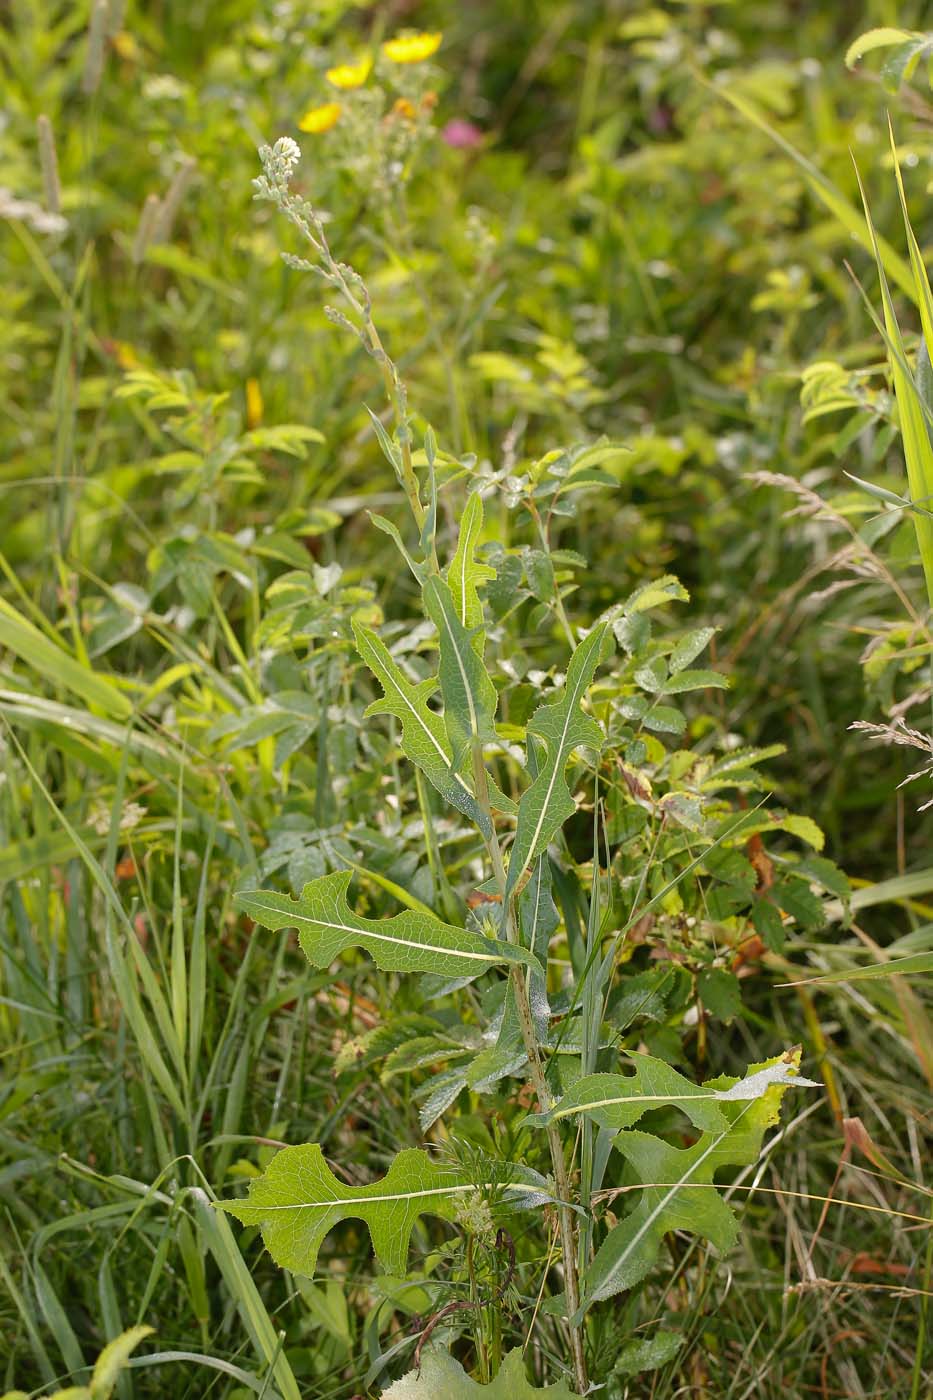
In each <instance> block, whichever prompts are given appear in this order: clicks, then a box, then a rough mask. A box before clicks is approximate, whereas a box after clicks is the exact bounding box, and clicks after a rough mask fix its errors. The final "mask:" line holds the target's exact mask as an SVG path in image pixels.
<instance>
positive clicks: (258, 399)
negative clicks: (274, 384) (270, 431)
mask: <svg viewBox="0 0 933 1400" xmlns="http://www.w3.org/2000/svg"><path fill="white" fill-rule="evenodd" d="M262 408H263V404H262V390H261V389H260V387H259V380H258V379H247V381H246V426H247V427H248V428H258V427H259V425H260V424H261V422H262Z"/></svg>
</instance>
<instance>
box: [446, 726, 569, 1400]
mask: <svg viewBox="0 0 933 1400" xmlns="http://www.w3.org/2000/svg"><path fill="white" fill-rule="evenodd" d="M473 788H474V794H475V796H476V800H477V802H478V803H479V805H480V807H481V809H482V810H483V812H484V813H485V815H486V816H487V817H488V818H489V825H490V828H491V833H492V834H491V835H490V837H489V839H488V840H487V842H486V846H487V850H488V851H489V858H490V860H491V861H492V868H493V874H494V876H495V881H496V884H497V885H498V887H499V892H500V894H501V896H502V898H503V899H504V898H505V888H506V875H505V865H504V864H503V860H502V850H501V847H500V846H499V838H498V836H497V835H496V829H495V826H494V825H493V820H492V810H491V807H490V803H489V784H488V782H487V779H486V765H485V763H484V761H483V750H482V745H481V744H474V745H473ZM506 933H507V937H508V939H509V942H510V943H516V942H517V941H518V929H517V927H516V921H515V918H514V916H513V912H512V908H511V905H510V907H509V908H508V909H507V910H506ZM511 978H512V989H513V991H514V993H515V1005H516V1009H517V1011H518V1022H519V1026H520V1027H521V1032H522V1040H523V1042H524V1045H525V1054H526V1055H527V1057H528V1077H529V1079H530V1081H531V1086H532V1088H533V1089H534V1091H535V1095H536V1096H537V1099H538V1107H539V1110H540V1111H541V1112H542V1113H547V1111H548V1109H549V1108H550V1107H551V1105H552V1103H553V1100H552V1098H551V1091H550V1088H549V1087H548V1082H547V1076H546V1075H545V1072H544V1065H543V1063H542V1060H541V1049H540V1046H539V1044H538V1033H537V1031H536V1029H535V1022H534V1016H533V1015H532V1013H531V1004H530V1002H529V1000H528V988H527V987H526V985H525V972H524V969H523V968H522V967H521V966H519V965H518V964H517V963H515V964H513V965H512V970H511ZM546 1131H547V1141H548V1148H549V1150H550V1153H551V1166H552V1168H553V1171H554V1186H555V1190H556V1192H557V1197H558V1200H559V1202H560V1204H559V1205H558V1217H559V1221H560V1248H561V1258H562V1261H563V1266H564V1287H565V1290H566V1294H567V1316H568V1318H569V1319H570V1349H571V1353H572V1356H573V1371H574V1382H575V1384H576V1388H577V1392H578V1394H580V1395H585V1394H586V1391H587V1388H588V1384H589V1383H588V1380H587V1373H586V1359H585V1357H584V1355H583V1334H582V1332H581V1330H580V1327H579V1324H577V1323H575V1322H574V1321H573V1318H574V1317H575V1315H576V1313H577V1312H578V1310H579V1307H580V1284H579V1275H578V1271H577V1247H576V1229H575V1226H574V1220H573V1212H572V1211H571V1209H570V1205H569V1202H570V1190H571V1187H570V1175H569V1173H568V1171H567V1164H566V1162H565V1160H564V1146H563V1143H562V1142H561V1137H560V1131H559V1129H558V1128H557V1127H556V1126H555V1125H554V1124H550V1125H549V1126H548V1128H547V1130H546Z"/></svg>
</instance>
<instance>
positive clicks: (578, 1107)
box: [525, 1052, 813, 1133]
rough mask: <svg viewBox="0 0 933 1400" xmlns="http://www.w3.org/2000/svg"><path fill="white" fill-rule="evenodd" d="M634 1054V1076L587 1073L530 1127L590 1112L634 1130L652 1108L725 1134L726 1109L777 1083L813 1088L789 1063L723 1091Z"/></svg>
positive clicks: (604, 1124)
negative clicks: (668, 1110)
mask: <svg viewBox="0 0 933 1400" xmlns="http://www.w3.org/2000/svg"><path fill="white" fill-rule="evenodd" d="M629 1054H630V1060H631V1063H632V1066H633V1069H634V1073H633V1074H587V1075H585V1076H584V1077H583V1078H582V1079H578V1080H577V1082H576V1084H574V1086H573V1088H572V1089H571V1090H570V1092H569V1093H567V1094H564V1096H563V1098H561V1099H559V1100H558V1102H557V1103H556V1104H554V1106H553V1107H552V1108H551V1109H550V1110H549V1112H547V1113H533V1114H530V1115H529V1117H528V1118H526V1119H525V1122H526V1123H537V1124H541V1125H546V1124H548V1123H555V1122H557V1121H558V1120H559V1119H561V1118H570V1117H573V1116H575V1115H576V1114H578V1113H584V1114H586V1115H587V1116H588V1117H589V1118H593V1119H594V1120H595V1121H596V1122H597V1123H598V1124H599V1126H600V1127H601V1128H631V1127H632V1126H634V1124H635V1123H637V1122H638V1120H639V1119H640V1118H641V1117H642V1116H643V1115H644V1114H645V1113H647V1112H648V1111H649V1109H652V1108H663V1107H666V1106H671V1107H674V1108H679V1109H680V1111H681V1112H682V1113H683V1114H685V1116H686V1117H687V1118H689V1119H690V1122H691V1123H692V1124H693V1126H694V1127H695V1128H699V1130H700V1131H701V1132H708V1133H725V1132H728V1131H729V1126H730V1123H729V1119H728V1118H727V1117H726V1114H725V1112H724V1110H723V1108H722V1105H723V1104H726V1103H736V1102H739V1101H741V1100H750V1099H757V1098H760V1097H761V1096H762V1094H764V1093H765V1092H766V1090H768V1089H770V1088H771V1087H772V1086H773V1085H776V1084H783V1085H784V1086H785V1087H786V1086H788V1085H797V1086H798V1087H813V1081H812V1080H810V1079H801V1078H799V1076H798V1075H797V1072H796V1070H795V1069H794V1067H793V1065H792V1064H791V1063H789V1062H788V1061H787V1060H785V1059H783V1058H781V1059H779V1060H777V1061H776V1062H774V1063H773V1064H769V1065H767V1066H765V1067H764V1068H762V1069H759V1070H757V1071H756V1072H754V1073H750V1074H747V1075H746V1076H745V1078H744V1079H738V1080H736V1081H735V1082H734V1083H733V1082H732V1081H730V1087H729V1088H725V1089H724V1088H722V1087H721V1086H720V1087H717V1081H713V1082H711V1083H709V1084H693V1083H692V1082H691V1081H690V1080H689V1079H685V1078H684V1076H683V1075H682V1074H678V1073H677V1071H676V1070H675V1069H671V1067H670V1065H668V1064H665V1062H664V1061H663V1060H657V1059H655V1058H654V1057H653V1056H651V1055H638V1054H634V1053H632V1052H629Z"/></svg>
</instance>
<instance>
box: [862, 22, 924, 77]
mask: <svg viewBox="0 0 933 1400" xmlns="http://www.w3.org/2000/svg"><path fill="white" fill-rule="evenodd" d="M919 37H921V36H920V35H918V34H915V33H913V32H912V31H911V30H910V29H890V28H881V29H869V30H867V31H866V32H865V33H864V34H860V35H859V37H858V38H857V39H856V40H855V41H854V43H851V44H850V45H849V47H848V49H847V50H846V67H847V68H854V67H855V65H856V64H857V63H858V61H859V59H860V58H864V56H865V54H867V53H871V52H872V51H873V50H874V49H885V48H890V47H891V45H892V44H903V43H904V42H905V40H907V39H917V38H919Z"/></svg>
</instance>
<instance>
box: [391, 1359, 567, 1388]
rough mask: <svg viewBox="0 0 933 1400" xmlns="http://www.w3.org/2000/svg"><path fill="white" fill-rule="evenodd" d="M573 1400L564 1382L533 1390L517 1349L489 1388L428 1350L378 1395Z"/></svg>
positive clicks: (448, 1360) (460, 1367) (459, 1366)
mask: <svg viewBox="0 0 933 1400" xmlns="http://www.w3.org/2000/svg"><path fill="white" fill-rule="evenodd" d="M538 1396H545V1397H549V1400H573V1393H572V1391H571V1390H570V1389H569V1388H568V1386H567V1382H566V1381H558V1382H557V1384H556V1385H546V1386H544V1387H541V1388H539V1387H538V1386H534V1385H532V1384H531V1382H530V1381H529V1380H528V1379H527V1378H526V1376H525V1362H524V1358H523V1355H522V1349H521V1347H516V1348H515V1350H514V1351H510V1352H509V1354H508V1356H507V1357H506V1358H505V1360H504V1361H503V1363H502V1366H501V1368H500V1370H499V1374H498V1375H497V1376H496V1378H495V1380H494V1381H492V1382H491V1383H490V1384H489V1385H481V1384H480V1383H479V1381H474V1380H471V1378H470V1377H469V1376H468V1375H467V1373H466V1371H464V1369H463V1367H462V1366H461V1365H460V1362H459V1361H455V1360H454V1358H453V1357H452V1356H448V1354H447V1352H445V1351H440V1350H437V1349H432V1350H431V1351H429V1352H428V1353H427V1354H426V1355H425V1357H424V1360H423V1362H422V1364H421V1365H420V1366H419V1367H418V1368H416V1369H415V1370H414V1371H409V1372H408V1375H407V1376H402V1378H401V1380H398V1381H396V1382H395V1384H394V1385H390V1386H389V1388H388V1390H384V1391H383V1392H382V1400H538Z"/></svg>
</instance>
